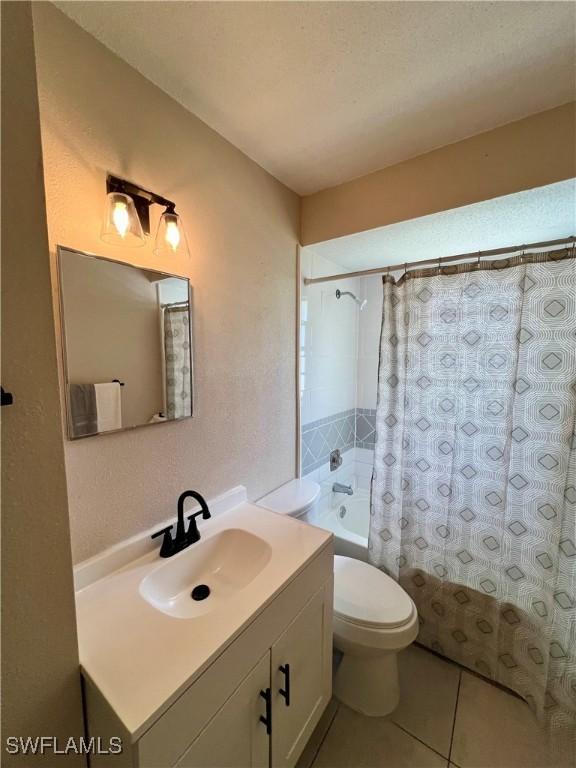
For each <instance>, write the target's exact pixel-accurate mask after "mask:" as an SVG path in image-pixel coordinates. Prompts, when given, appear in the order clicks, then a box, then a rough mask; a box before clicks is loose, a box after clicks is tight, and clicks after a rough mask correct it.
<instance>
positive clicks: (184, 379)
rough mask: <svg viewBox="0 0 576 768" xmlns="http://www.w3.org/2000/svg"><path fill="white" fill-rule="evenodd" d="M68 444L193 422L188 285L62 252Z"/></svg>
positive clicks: (162, 275)
mask: <svg viewBox="0 0 576 768" xmlns="http://www.w3.org/2000/svg"><path fill="white" fill-rule="evenodd" d="M58 272H59V280H60V314H61V323H62V335H63V344H64V366H65V377H66V382H65V384H66V410H67V423H68V436H69V438H70V439H77V438H81V437H89V436H91V435H98V434H102V433H103V432H117V431H119V430H123V429H132V428H133V427H139V426H142V425H144V424H159V423H162V422H165V421H174V420H177V419H185V418H188V417H190V416H192V410H193V408H192V399H193V398H192V395H193V391H192V296H191V290H190V281H189V280H188V278H183V277H177V276H176V275H170V274H167V273H165V272H157V271H155V270H151V269H143V268H140V267H135V266H132V265H131V264H124V263H122V262H118V261H112V260H110V259H106V258H102V257H100V256H92V255H90V254H86V253H81V252H80V251H75V250H73V249H71V248H64V247H62V246H59V247H58Z"/></svg>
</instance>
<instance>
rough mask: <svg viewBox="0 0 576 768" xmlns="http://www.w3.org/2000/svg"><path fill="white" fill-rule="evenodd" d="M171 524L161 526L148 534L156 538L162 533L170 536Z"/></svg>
mask: <svg viewBox="0 0 576 768" xmlns="http://www.w3.org/2000/svg"><path fill="white" fill-rule="evenodd" d="M173 527H174V526H173V525H167V526H166V528H161V529H160V530H159V531H156V533H153V534H152V536H150V538H151V539H156V538H157V537H158V536H162V534H168V535H169V536H171V534H172V528H173Z"/></svg>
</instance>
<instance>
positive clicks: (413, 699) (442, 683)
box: [392, 645, 460, 757]
mask: <svg viewBox="0 0 576 768" xmlns="http://www.w3.org/2000/svg"><path fill="white" fill-rule="evenodd" d="M398 666H399V671H400V705H399V706H398V709H396V710H395V712H393V713H392V720H393V721H394V722H395V723H398V725H401V726H402V728H404V729H405V730H407V731H409V732H410V733H411V734H413V735H414V736H416V738H418V739H420V741H423V742H424V743H425V744H427V745H428V746H429V747H432V749H435V750H436V751H437V752H440V754H441V755H444V756H445V757H448V756H449V755H450V742H451V738H452V728H453V725H454V715H455V711H456V699H457V697H458V684H459V682H460V668H459V667H457V666H456V665H455V664H451V663H450V662H448V661H444V660H443V659H440V658H439V657H438V656H435V655H434V654H433V653H429V652H428V651H426V650H424V649H423V648H418V646H415V645H413V646H410V647H409V648H407V649H406V650H405V651H402V653H401V654H400V655H399V659H398Z"/></svg>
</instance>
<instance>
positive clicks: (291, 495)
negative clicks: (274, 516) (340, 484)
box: [256, 478, 320, 522]
mask: <svg viewBox="0 0 576 768" xmlns="http://www.w3.org/2000/svg"><path fill="white" fill-rule="evenodd" d="M319 499H320V486H319V485H318V483H315V482H314V481H313V480H307V479H306V478H300V479H297V480H290V482H288V483H285V484H284V485H281V486H280V488H277V489H276V490H275V491H272V493H269V494H267V495H266V496H263V497H262V498H261V499H259V500H258V501H257V502H256V504H257V505H258V506H259V507H265V508H266V509H270V510H271V511H272V512H278V513H279V514H281V515H290V517H297V518H299V519H300V520H305V521H310V522H312V521H313V520H314V516H315V514H316V512H317V507H318V503H319Z"/></svg>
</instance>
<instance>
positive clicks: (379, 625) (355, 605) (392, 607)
mask: <svg viewBox="0 0 576 768" xmlns="http://www.w3.org/2000/svg"><path fill="white" fill-rule="evenodd" d="M415 613H416V608H415V606H414V603H413V602H412V600H411V598H410V596H409V595H408V594H407V593H406V592H405V591H404V590H403V589H402V587H401V586H400V585H399V584H397V583H396V582H395V581H394V579H391V578H390V576H387V575H386V574H385V573H383V572H382V571H380V570H379V569H378V568H376V567H375V566H373V565H369V564H368V563H364V562H362V561H361V560H355V559H353V558H350V557H343V556H342V555H335V557H334V617H335V618H337V619H339V620H340V621H344V622H346V623H347V624H353V625H355V626H357V627H363V628H365V629H372V630H390V631H391V630H399V629H401V628H403V627H405V626H406V625H407V624H411V623H412V622H413V620H414V616H415Z"/></svg>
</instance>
